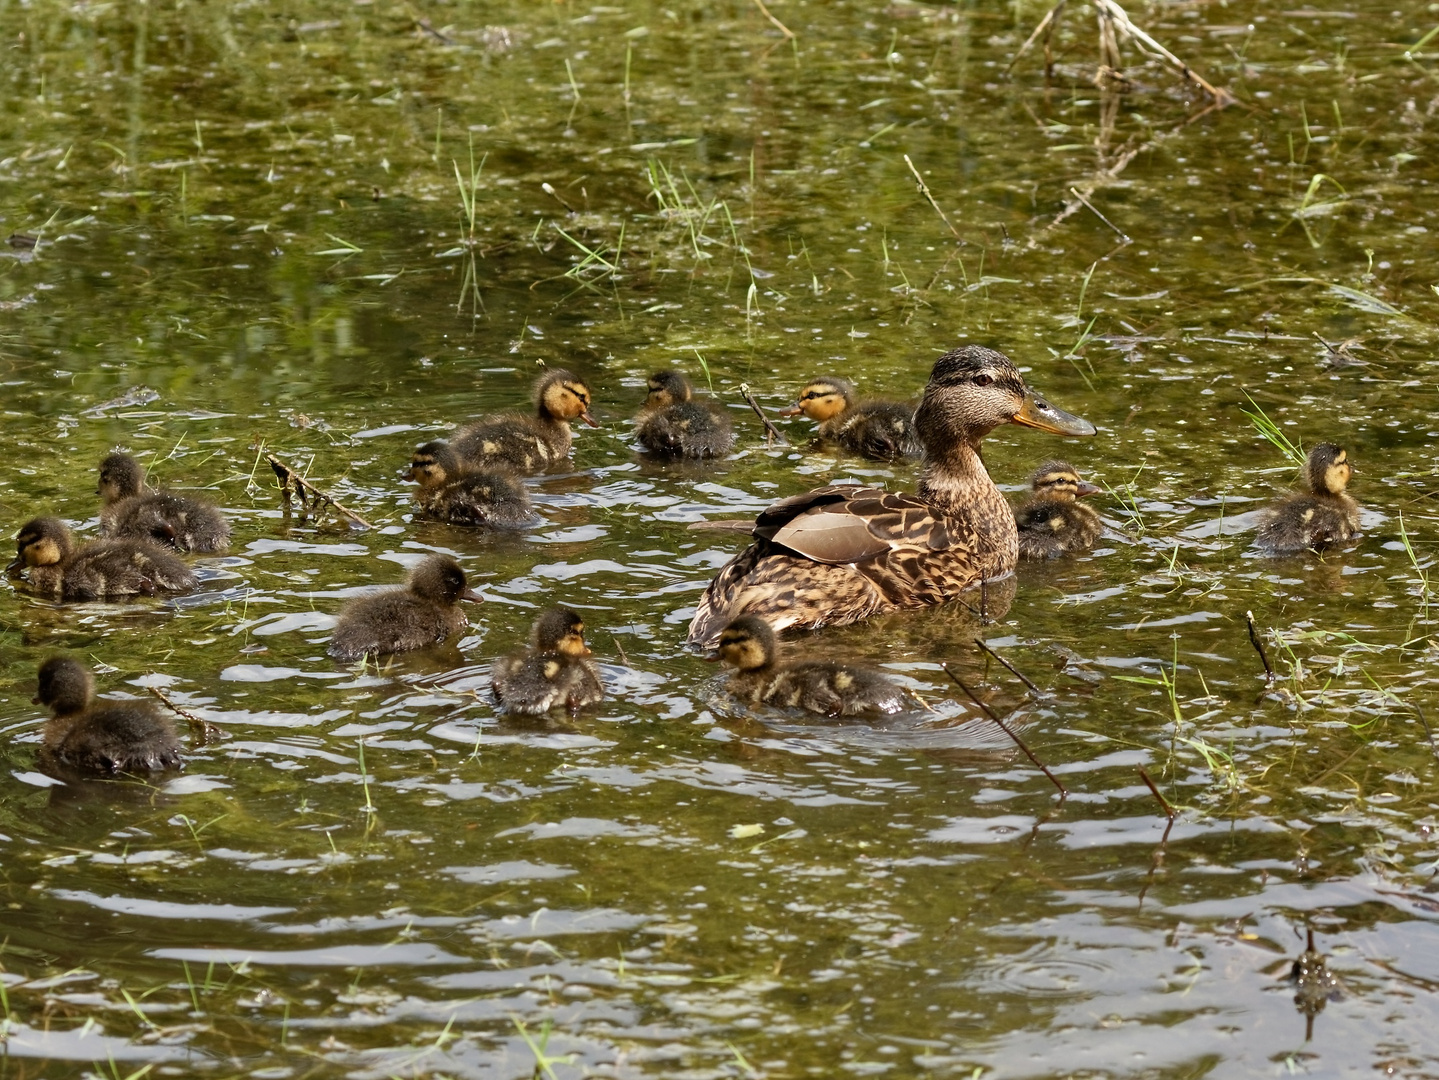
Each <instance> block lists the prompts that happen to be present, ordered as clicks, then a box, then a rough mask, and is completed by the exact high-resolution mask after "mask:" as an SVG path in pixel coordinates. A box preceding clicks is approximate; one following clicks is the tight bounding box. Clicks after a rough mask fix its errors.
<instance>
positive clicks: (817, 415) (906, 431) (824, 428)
mask: <svg viewBox="0 0 1439 1080" xmlns="http://www.w3.org/2000/svg"><path fill="white" fill-rule="evenodd" d="M800 413H804V414H805V416H807V417H809V418H810V419H811V420H813V421H815V422H816V423H817V424H819V431H818V433H817V434H818V436H819V437H820V438H821V439H825V440H828V441H830V442H835V443H838V444H839V445H840V446H841V447H843V448H844V449H846V450H848V451H850V452H851V453H854V454H860V455H861V456H863V457H867V458H871V459H873V460H875V461H892V460H893V459H895V458H901V457H918V456H919V455H920V454H921V453H923V452H924V448H923V447H922V446H921V445H920V442H919V435H918V434H917V433H916V432H915V429H914V410H913V409H912V408H910V407H909V406H908V405H901V404H900V403H899V402H897V401H861V402H859V403H858V404H856V403H855V399H854V387H853V386H851V385H850V384H849V383H848V382H847V381H846V380H844V379H837V378H834V377H832V376H828V375H826V376H823V377H821V378H818V379H813V380H811V381H810V383H809V385H808V386H806V387H805V388H804V389H803V390H801V391H800V392H799V401H797V402H796V403H795V404H793V405H791V406H789V407H788V408H786V409H781V410H780V412H779V414H780V415H781V416H798V415H799V414H800Z"/></svg>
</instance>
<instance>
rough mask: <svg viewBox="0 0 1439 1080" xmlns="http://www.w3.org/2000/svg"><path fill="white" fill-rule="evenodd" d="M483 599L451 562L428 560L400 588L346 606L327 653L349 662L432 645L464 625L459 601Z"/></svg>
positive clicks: (440, 558)
mask: <svg viewBox="0 0 1439 1080" xmlns="http://www.w3.org/2000/svg"><path fill="white" fill-rule="evenodd" d="M483 599H484V597H483V596H481V595H480V594H479V593H477V592H475V591H474V590H473V589H471V588H470V586H469V582H468V581H467V580H466V579H465V571H464V569H463V568H461V566H460V564H459V563H457V562H456V561H455V560H454V559H452V558H450V556H448V555H427V556H425V559H424V561H422V562H421V563H420V564H419V565H417V566H416V567H415V568H414V569H413V570H411V571H410V576H409V577H408V578H406V580H405V584H404V585H403V586H400V587H398V588H392V589H385V590H384V591H383V592H378V593H375V594H374V595H372V596H362V597H360V598H359V599H358V600H351V601H350V602H349V603H348V604H346V605H345V606H344V608H342V609H341V611H340V618H339V621H338V622H337V623H336V624H335V632H334V635H333V636H332V637H331V638H330V647H329V649H328V650H326V651H327V652H329V654H330V655H331V656H332V657H334V658H335V659H336V660H344V661H350V660H358V659H360V657H362V656H375V655H378V654H381V653H400V652H410V651H412V650H414V649H423V648H424V647H425V646H427V645H436V644H438V643H439V642H441V641H444V640H445V638H447V637H449V636H450V635H451V634H454V633H457V632H458V631H460V630H461V629H463V628H464V627H465V626H467V625H468V623H467V622H466V620H465V614H464V612H462V611H461V610H460V601H461V600H473V601H476V602H478V601H480V600H483Z"/></svg>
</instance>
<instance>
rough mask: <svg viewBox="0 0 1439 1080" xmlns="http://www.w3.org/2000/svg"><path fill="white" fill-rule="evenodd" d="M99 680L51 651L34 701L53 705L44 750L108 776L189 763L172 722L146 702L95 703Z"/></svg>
mask: <svg viewBox="0 0 1439 1080" xmlns="http://www.w3.org/2000/svg"><path fill="white" fill-rule="evenodd" d="M94 695H95V684H94V680H93V679H92V678H91V677H90V672H88V671H86V670H85V667H84V665H82V664H80V663H79V662H78V661H76V660H72V659H70V658H69V657H68V656H52V657H51V658H50V659H49V660H46V661H45V662H44V663H43V664H41V665H40V691H39V693H37V694H36V695H35V704H37V705H45V706H48V707H49V709H50V713H51V715H50V719H49V720H47V721H46V722H45V732H44V745H45V750H46V751H47V752H48V753H49V754H50V755H52V756H53V757H54V758H55V759H56V760H57V761H59V762H61V763H62V764H65V765H69V766H71V767H72V768H76V769H84V770H85V771H87V772H98V773H102V774H103V775H105V776H114V775H115V774H116V773H134V772H153V771H156V770H159V769H178V768H182V767H183V766H184V762H183V760H182V759H181V757H180V740H179V738H178V737H177V736H176V734H175V728H174V726H173V725H172V724H171V723H170V721H169V720H168V719H167V718H166V717H165V716H163V715H162V714H161V713H160V712H159V711H158V710H156V708H155V707H154V706H153V705H151V704H150V703H149V702H147V701H103V702H100V703H99V704H95V703H94V701H93V699H94Z"/></svg>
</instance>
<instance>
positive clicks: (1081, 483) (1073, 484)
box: [1029, 461, 1103, 502]
mask: <svg viewBox="0 0 1439 1080" xmlns="http://www.w3.org/2000/svg"><path fill="white" fill-rule="evenodd" d="M1029 482H1030V485H1031V486H1032V487H1033V488H1034V493H1035V494H1036V495H1048V496H1049V497H1050V498H1052V499H1063V500H1066V501H1068V502H1073V501H1074V500H1075V499H1076V498H1082V497H1083V496H1085V495H1098V494H1099V493H1100V491H1102V490H1103V488H1101V487H1100V486H1099V485H1098V484H1091V483H1090V482H1089V481H1087V480H1081V479H1080V478H1079V471H1078V470H1077V469H1075V467H1074V466H1073V465H1071V464H1070V463H1069V462H1067V461H1046V462H1045V463H1044V464H1043V465H1041V466H1040V467H1039V468H1037V469H1035V470H1034V475H1033V476H1032V477H1031V478H1030V481H1029Z"/></svg>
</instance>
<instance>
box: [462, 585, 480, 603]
mask: <svg viewBox="0 0 1439 1080" xmlns="http://www.w3.org/2000/svg"><path fill="white" fill-rule="evenodd" d="M460 599H461V600H469V601H470V602H471V603H475V604H481V603H484V600H485V598H484V596H483V595H482V594H481V593H477V592H475V590H474V589H468V588H467V589H466V590H465V591H464V592H462V593H460Z"/></svg>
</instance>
